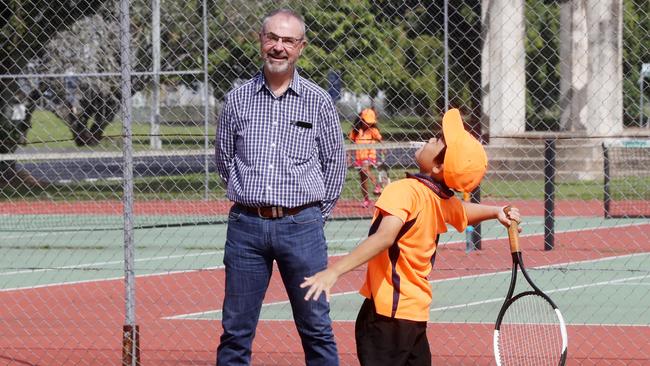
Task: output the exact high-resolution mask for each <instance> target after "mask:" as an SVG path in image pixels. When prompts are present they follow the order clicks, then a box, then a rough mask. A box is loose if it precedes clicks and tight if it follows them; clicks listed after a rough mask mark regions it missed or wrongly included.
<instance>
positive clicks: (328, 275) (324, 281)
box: [300, 269, 339, 302]
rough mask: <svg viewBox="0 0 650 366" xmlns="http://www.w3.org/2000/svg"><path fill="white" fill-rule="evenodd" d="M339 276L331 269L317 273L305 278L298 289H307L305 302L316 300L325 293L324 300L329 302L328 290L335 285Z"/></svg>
mask: <svg viewBox="0 0 650 366" xmlns="http://www.w3.org/2000/svg"><path fill="white" fill-rule="evenodd" d="M338 278H339V276H338V275H337V274H336V273H335V272H334V271H333V270H331V269H326V270H324V271H321V272H318V273H316V274H315V275H313V276H311V277H305V282H303V283H302V284H300V288H305V287H309V289H308V290H307V294H305V300H306V301H309V300H310V298H311V300H314V301H316V300H318V298H319V297H320V295H321V293H322V292H325V299H326V300H327V302H330V289H331V288H332V286H334V283H336V280H337V279H338Z"/></svg>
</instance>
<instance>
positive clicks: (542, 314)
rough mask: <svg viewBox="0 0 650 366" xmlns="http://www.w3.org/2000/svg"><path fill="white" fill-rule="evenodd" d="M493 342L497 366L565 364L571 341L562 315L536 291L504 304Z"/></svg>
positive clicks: (549, 301) (520, 295)
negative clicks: (568, 345)
mask: <svg viewBox="0 0 650 366" xmlns="http://www.w3.org/2000/svg"><path fill="white" fill-rule="evenodd" d="M493 341H494V357H495V360H496V362H497V366H510V365H523V366H527V365H564V364H565V362H566V354H567V344H568V337H567V331H566V324H565V322H564V318H563V316H562V313H561V312H560V310H559V309H558V308H557V307H556V306H555V304H554V303H553V302H552V301H551V299H549V298H548V296H546V295H545V294H543V293H539V292H537V291H527V292H522V293H520V294H518V295H516V296H515V297H513V298H512V299H510V300H509V301H508V302H506V303H505V304H504V306H503V308H502V309H501V311H500V312H499V316H498V318H497V322H496V326H495V328H494V339H493Z"/></svg>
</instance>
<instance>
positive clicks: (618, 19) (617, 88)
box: [586, 0, 623, 136]
mask: <svg viewBox="0 0 650 366" xmlns="http://www.w3.org/2000/svg"><path fill="white" fill-rule="evenodd" d="M587 26H588V32H589V57H588V62H589V76H590V78H589V85H588V88H587V110H588V116H587V121H586V123H587V126H586V127H587V133H588V134H589V135H591V136H611V135H617V134H620V133H621V132H622V131H623V70H622V68H623V63H622V62H623V61H622V60H623V0H598V1H588V6H587Z"/></svg>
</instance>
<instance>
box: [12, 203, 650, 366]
mask: <svg viewBox="0 0 650 366" xmlns="http://www.w3.org/2000/svg"><path fill="white" fill-rule="evenodd" d="M41 205H42V206H39V205H38V204H34V205H25V206H21V205H13V206H12V209H13V210H15V213H19V212H23V213H28V212H29V211H31V212H30V213H36V212H35V211H40V212H38V213H39V214H42V213H43V212H42V210H44V211H49V212H54V211H56V212H59V211H60V210H62V209H65V210H71V211H73V212H75V213H86V214H88V213H89V212H91V211H92V212H95V213H100V212H101V213H106V212H115V211H114V210H118V212H119V210H120V209H121V208H120V207H119V204H117V203H114V204H111V205H110V207H107V206H106V205H103V204H102V203H97V204H90V205H88V204H87V206H86V207H84V208H82V207H76V206H75V205H70V204H66V205H60V206H59V207H58V208H56V205H52V204H50V203H47V204H45V203H43V204H41ZM227 206H228V205H222V206H221V208H220V209H221V211H220V212H224V211H223V210H224V209H227ZM518 206H519V207H521V209H522V213H523V214H524V215H539V212H540V211H539V210H540V209H541V210H543V207H541V206H540V204H538V203H524V202H520V203H518ZM201 207H204V206H192V209H191V212H192V213H196V210H201V209H202V208H201ZM341 207H345V205H342V206H341ZM5 208H7V207H6V204H5ZM136 208H137V210H143V211H148V210H150V209H151V210H152V211H155V212H158V213H159V212H161V211H160V209H161V208H162V206H160V207H158V206H157V204H155V203H153V204H147V205H145V204H142V205H140V206H136ZM187 209H189V208H187V207H186V208H185V210H187ZM205 209H206V210H207V209H208V208H207V206H206V208H205ZM599 209H600V208H599V207H597V205H595V204H587V205H585V207H582V208H580V207H578V206H577V205H576V203H575V202H573V203H560V204H559V205H558V206H557V210H558V212H560V213H562V212H566V214H569V212H570V213H571V215H576V214H575V212H576V211H577V212H583V215H585V216H588V215H590V214H591V215H593V214H597V212H598V210H599ZM167 210H168V211H167V212H169V213H170V214H171V213H172V212H176V213H177V212H185V211H184V208H183V207H182V206H179V205H172V206H169V203H167ZM601 212H602V210H601ZM68 213H70V212H68ZM649 230H650V224H643V225H635V226H630V227H624V228H608V229H602V230H601V229H597V230H589V231H576V232H567V233H558V234H556V239H555V240H556V247H555V250H553V251H550V252H545V251H543V250H541V249H540V248H542V245H541V244H540V243H541V242H542V241H543V238H542V236H541V235H532V236H524V237H522V238H521V245H522V250H523V251H524V252H525V253H526V262H527V266H528V267H533V266H543V265H549V264H557V263H566V262H571V261H583V260H593V259H598V258H607V257H611V256H617V255H624V254H632V253H647V252H650V243H649V242H648V241H647V240H646V241H637V242H636V243H635V244H634V245H630V244H629V243H630V242H631V241H629V240H624V238H628V237H629V238H644V237H647V233H648V231H649ZM622 239H623V240H622ZM596 242H598V243H607V247H606V248H604V247H603V248H597V250H593V249H594V248H593V246H594V243H596ZM331 260H333V261H335V260H337V258H336V257H333V258H331ZM508 268H510V255H509V250H508V248H507V245H506V244H505V243H504V242H503V241H502V240H501V241H489V240H485V241H484V242H483V250H481V251H480V252H475V253H473V254H472V255H470V256H467V255H465V253H464V251H463V250H462V249H461V248H460V247H458V248H455V247H454V246H453V245H449V246H446V247H445V250H442V249H441V251H440V255H438V257H437V260H436V266H435V268H434V272H433V273H432V276H431V279H432V280H436V279H442V278H456V277H460V276H467V275H473V274H481V273H493V272H500V271H503V270H507V269H508ZM362 276H363V269H358V270H355V271H353V272H350V273H348V274H347V275H345V276H344V278H342V279H341V280H340V281H339V282H338V285H337V286H336V288H335V289H334V292H335V293H339V292H353V291H356V290H357V289H358V287H359V285H360V283H361V278H362ZM223 278H224V272H223V270H221V269H214V270H203V271H193V272H185V273H174V274H160V275H151V276H142V277H138V278H137V280H136V296H137V300H136V314H137V318H136V319H137V324H138V325H139V326H140V329H141V341H140V346H141V355H142V365H213V364H214V361H215V350H216V347H217V344H218V336H219V334H220V332H221V328H220V323H219V322H218V321H216V320H178V319H174V320H172V319H165V318H166V317H173V316H178V315H183V314H191V313H200V312H205V311H212V310H215V309H219V308H220V306H221V303H222V299H223ZM124 294H125V290H124V283H123V280H105V281H93V282H84V283H76V284H75V283H71V284H63V285H55V286H46V287H40V288H31V289H20V290H9V291H2V292H0V323H1V324H2V329H1V333H0V364H1V365H117V364H119V360H120V359H121V341H122V326H123V323H124V318H125V316H124V314H125V310H124V309H125V306H124ZM284 300H286V296H285V294H284V289H283V287H282V284H281V281H280V279H279V276H278V275H277V271H276V273H275V275H274V277H273V279H272V281H271V285H270V287H269V291H268V293H267V297H266V300H265V302H267V303H272V302H280V301H284ZM353 328H354V324H353V322H352V321H347V322H335V324H334V330H335V334H336V336H337V342H338V347H339V352H340V356H341V364H342V365H357V361H356V355H355V346H354V339H353V334H354V329H353ZM428 332H429V340H430V343H431V349H432V353H433V355H434V356H433V361H434V362H433V364H434V365H492V364H494V360H493V356H492V325H491V324H430V325H429V329H428ZM568 332H569V359H568V362H567V364H568V365H648V364H650V359H649V357H650V343H649V342H648V340H649V339H650V327H648V326H619V325H615V324H614V325H588V326H585V325H569V326H568ZM302 364H304V361H303V359H302V351H301V346H300V341H299V339H298V336H297V333H296V331H295V328H294V326H293V323H292V322H291V321H287V320H277V321H261V322H260V324H259V327H258V331H257V336H256V339H255V344H254V358H253V365H302Z"/></svg>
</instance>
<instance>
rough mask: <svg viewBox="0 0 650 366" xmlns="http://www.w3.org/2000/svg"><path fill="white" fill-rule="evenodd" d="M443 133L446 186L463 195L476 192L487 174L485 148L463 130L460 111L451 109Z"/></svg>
mask: <svg viewBox="0 0 650 366" xmlns="http://www.w3.org/2000/svg"><path fill="white" fill-rule="evenodd" d="M442 133H443V135H444V136H445V143H446V144H447V152H446V153H445V161H444V168H443V169H444V178H445V184H447V186H448V187H449V188H452V189H455V190H457V191H460V192H471V191H473V190H474V189H475V188H476V187H477V186H478V185H479V183H481V179H483V176H484V175H485V171H486V170H487V155H486V154H485V149H484V148H483V145H481V143H480V142H479V141H478V140H477V139H476V138H474V137H473V136H472V135H470V134H469V132H467V131H465V127H463V120H462V119H461V117H460V112H459V111H458V109H450V110H449V111H447V113H445V115H444V117H443V118H442Z"/></svg>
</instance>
